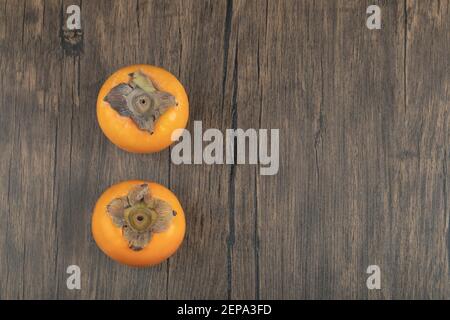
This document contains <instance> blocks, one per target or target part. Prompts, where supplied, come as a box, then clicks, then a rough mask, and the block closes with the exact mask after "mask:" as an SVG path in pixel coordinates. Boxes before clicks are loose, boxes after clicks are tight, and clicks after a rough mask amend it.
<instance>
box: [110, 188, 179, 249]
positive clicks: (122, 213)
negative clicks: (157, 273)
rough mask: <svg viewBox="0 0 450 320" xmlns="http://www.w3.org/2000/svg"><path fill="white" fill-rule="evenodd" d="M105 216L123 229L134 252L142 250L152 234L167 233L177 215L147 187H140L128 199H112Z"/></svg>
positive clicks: (134, 189) (130, 193) (131, 192)
mask: <svg viewBox="0 0 450 320" xmlns="http://www.w3.org/2000/svg"><path fill="white" fill-rule="evenodd" d="M106 212H107V213H108V215H109V216H110V217H111V219H112V222H113V223H114V224H115V225H116V226H117V227H119V228H122V234H123V236H124V238H125V239H126V240H127V241H128V245H129V247H130V249H132V250H135V251H139V250H142V249H143V248H144V247H145V246H146V245H147V244H148V243H149V242H150V240H151V238H152V235H153V233H155V232H156V233H157V232H164V231H166V230H167V229H168V228H169V226H170V222H171V221H172V218H173V217H174V216H175V215H176V212H175V211H173V210H172V207H171V206H170V204H168V203H167V202H166V201H164V200H161V199H157V198H154V197H153V196H152V195H151V193H150V190H149V187H148V184H141V185H138V186H136V187H134V188H133V189H131V190H130V191H129V192H128V194H127V195H126V196H124V197H120V198H116V199H113V200H112V201H111V202H110V203H109V204H108V205H107V207H106Z"/></svg>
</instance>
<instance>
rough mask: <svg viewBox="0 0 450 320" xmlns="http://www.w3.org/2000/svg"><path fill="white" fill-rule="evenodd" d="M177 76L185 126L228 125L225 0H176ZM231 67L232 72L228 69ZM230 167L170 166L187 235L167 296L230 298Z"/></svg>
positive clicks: (228, 57)
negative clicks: (186, 112) (185, 99)
mask: <svg viewBox="0 0 450 320" xmlns="http://www.w3.org/2000/svg"><path fill="white" fill-rule="evenodd" d="M178 10H179V11H178V15H179V19H180V37H179V38H175V41H179V39H180V38H181V44H182V52H181V58H180V59H181V61H180V72H179V76H180V80H181V82H182V83H183V84H184V85H185V87H186V89H187V92H188V95H189V103H190V121H189V124H188V129H189V130H190V132H191V133H193V123H194V121H195V120H198V121H202V124H203V127H204V128H205V129H206V128H218V129H220V130H224V129H225V128H229V127H230V125H231V111H232V105H231V100H230V97H231V90H232V85H233V83H232V80H231V77H232V70H233V57H232V56H231V54H230V53H229V52H230V51H229V48H230V47H231V42H230V38H229V37H230V35H229V33H230V27H229V23H230V19H231V14H232V13H231V12H229V11H228V13H227V3H226V2H225V1H211V2H206V1H195V0H192V1H180V3H179V6H178ZM230 70H231V71H230ZM230 170H231V168H230V167H228V166H225V165H180V166H175V165H171V174H170V177H171V179H170V185H171V187H172V189H173V190H174V192H176V193H177V195H178V196H179V199H180V201H181V203H182V205H183V208H184V210H185V212H186V221H187V228H186V238H185V241H184V243H183V245H182V248H181V250H180V251H179V252H178V253H177V254H176V255H175V256H174V257H173V258H172V259H171V260H170V274H169V287H168V288H169V296H168V298H169V299H182V298H184V299H205V298H209V299H226V298H227V297H229V291H230V283H229V280H228V279H229V272H230V268H231V266H230V265H228V264H229V260H228V258H227V257H228V250H229V247H228V245H227V241H229V215H230V214H231V213H230V203H229V193H230V174H231V173H230Z"/></svg>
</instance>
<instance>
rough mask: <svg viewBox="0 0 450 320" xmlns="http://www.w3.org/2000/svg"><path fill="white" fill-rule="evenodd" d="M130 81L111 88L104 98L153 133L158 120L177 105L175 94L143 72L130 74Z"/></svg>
mask: <svg viewBox="0 0 450 320" xmlns="http://www.w3.org/2000/svg"><path fill="white" fill-rule="evenodd" d="M129 76H130V81H129V82H128V83H120V84H119V85H117V86H115V87H114V88H112V89H111V91H110V92H109V93H108V94H107V95H106V97H105V98H104V100H105V101H106V102H108V103H109V104H110V105H111V107H112V108H113V109H114V110H116V111H117V112H118V113H119V114H120V115H122V116H125V117H129V118H131V119H133V121H134V122H135V123H136V125H137V126H138V127H139V129H141V130H145V131H148V132H150V133H153V129H154V126H155V123H156V120H157V119H158V118H159V117H160V116H161V115H162V114H163V113H164V112H166V110H167V109H168V108H169V107H170V106H176V105H177V102H176V99H175V97H174V96H173V95H171V94H170V93H168V92H163V91H160V90H158V89H157V88H156V87H155V85H154V84H153V82H152V80H150V79H149V78H148V77H147V76H146V75H145V74H144V73H143V72H141V71H137V72H133V73H131V74H129Z"/></svg>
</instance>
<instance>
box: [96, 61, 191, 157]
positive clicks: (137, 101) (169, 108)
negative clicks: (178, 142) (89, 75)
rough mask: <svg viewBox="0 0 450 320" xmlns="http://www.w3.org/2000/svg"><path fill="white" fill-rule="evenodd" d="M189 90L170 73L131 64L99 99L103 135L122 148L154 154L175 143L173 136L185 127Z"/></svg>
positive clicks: (112, 79) (110, 80) (108, 82)
mask: <svg viewBox="0 0 450 320" xmlns="http://www.w3.org/2000/svg"><path fill="white" fill-rule="evenodd" d="M188 117H189V102H188V97H187V94H186V91H185V90H184V87H183V85H182V84H181V83H180V82H179V81H178V79H177V78H176V77H175V76H174V75H172V74H171V73H170V72H168V71H166V70H164V69H161V68H158V67H155V66H150V65H142V64H141V65H132V66H128V67H124V68H122V69H120V70H118V71H116V72H115V73H114V74H112V75H111V76H110V77H109V78H108V79H107V80H106V82H105V83H104V84H103V86H102V88H101V89H100V92H99V94H98V98H97V119H98V123H99V125H100V128H101V129H102V131H103V132H104V134H105V135H106V136H107V137H108V139H109V140H111V141H112V142H113V143H114V144H115V145H117V146H118V147H119V148H122V149H124V150H126V151H129V152H134V153H152V152H157V151H160V150H162V149H165V148H167V147H168V146H169V145H171V144H172V142H173V141H172V133H173V132H174V131H175V130H177V129H184V128H185V127H186V124H187V121H188Z"/></svg>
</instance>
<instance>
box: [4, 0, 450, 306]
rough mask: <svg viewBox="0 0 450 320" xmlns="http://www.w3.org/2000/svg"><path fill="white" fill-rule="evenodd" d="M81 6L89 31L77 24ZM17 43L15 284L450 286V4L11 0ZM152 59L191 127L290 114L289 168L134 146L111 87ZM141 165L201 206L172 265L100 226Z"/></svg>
mask: <svg viewBox="0 0 450 320" xmlns="http://www.w3.org/2000/svg"><path fill="white" fill-rule="evenodd" d="M70 4H79V5H80V6H81V19H82V34H78V35H70V34H67V33H66V34H64V33H63V32H62V25H63V24H64V23H65V17H66V14H65V10H66V8H67V6H68V5H70ZM370 4H378V5H379V6H380V7H381V10H382V29H381V30H374V31H371V30H369V29H368V28H366V18H367V16H368V15H367V14H366V8H367V7H368V5H370ZM64 35H66V36H64ZM71 37H72V38H71ZM70 40H74V42H73V43H71V42H70ZM0 54H1V59H0V150H1V152H0V299H17V298H19V299H20V298H26V299H36V298H37V299H43V298H49V299H57V298H60V299H62V298H63V299H79V298H85V299H94V298H98V299H100V298H101V299H103V298H113V299H176V298H182V299H194V298H195V299H202V298H209V299H216V298H223V299H227V298H231V299H241V298H245V299H258V298H259V299H273V298H284V299H303V298H308V299H312V298H319V299H337V298H358V299H380V298H382V299H390V298H393V299H404V298H425V299H428V298H440V299H442V298H445V299H449V298H450V279H449V274H450V270H449V244H450V240H449V239H450V238H449V208H448V198H449V196H450V186H449V181H448V171H449V169H450V167H449V166H450V161H449V160H448V156H449V151H450V149H449V148H450V144H449V139H448V137H449V134H450V129H449V120H450V118H449V117H450V115H449V109H450V1H448V0H440V1H439V0H430V1H412V0H407V1H387V0H386V1H368V0H367V1H366V0H363V1H356V0H352V1H347V0H345V1H344V0H341V1H330V0H322V1H317V0H314V1H312V0H310V1H306V0H303V1H302V0H292V1H288V0H281V1H275V0H268V1H264V0H228V1H225V0H214V1H204V0H177V1H174V0H170V1H169V0H167V1H159V0H158V1H156V0H155V1H144V0H139V1H136V0H135V1H125V0H123V1H106V0H105V1H98V0H95V1H75V0H73V1H67V0H64V1H43V0H41V1H37V0H36V1H34V0H27V1H23V0H20V1H13V0H0ZM134 63H147V64H154V65H158V66H162V67H164V68H166V69H168V70H169V71H171V72H172V73H173V74H175V75H176V76H177V77H178V78H179V79H180V80H181V82H182V83H183V84H184V85H185V87H186V89H187V92H188V95H189V98H190V105H191V112H190V121H189V128H190V129H192V127H193V120H201V121H203V127H204V128H219V129H220V130H222V131H224V130H225V129H227V128H243V129H247V128H266V129H271V128H278V129H280V169H279V172H278V174H277V175H275V176H261V175H259V169H258V166H255V165H234V166H231V165H180V166H176V165H173V164H171V162H170V151H169V150H165V151H163V152H161V153H158V154H153V155H134V154H128V153H125V152H123V151H121V150H119V149H117V148H116V147H115V146H114V145H112V144H111V143H110V142H109V141H108V140H107V139H106V137H105V136H104V135H103V134H102V132H101V130H100V129H99V127H98V124H97V121H96V114H95V103H96V98H97V94H98V90H99V88H100V86H101V84H102V83H103V81H104V80H105V79H106V78H107V77H108V75H110V74H111V73H112V72H114V71H115V70H117V69H118V68H120V67H122V66H125V65H129V64H134ZM135 178H136V179H148V180H153V181H156V182H159V183H162V184H164V185H166V186H168V187H170V188H171V189H172V190H173V191H174V192H175V193H176V194H177V195H178V197H179V199H180V201H181V203H182V204H183V206H184V209H185V212H186V217H187V234H186V238H185V241H184V244H183V246H182V247H181V249H180V250H179V251H178V252H177V254H176V255H175V256H173V257H172V258H170V260H168V261H167V262H165V263H163V264H161V265H159V266H157V267H154V268H148V269H134V268H129V267H125V266H121V265H118V264H116V263H115V262H113V261H112V260H110V259H108V258H107V257H106V256H105V255H104V254H103V253H101V252H100V250H99V249H98V248H97V247H96V245H95V243H94V241H93V239H92V236H91V232H90V218H91V210H92V208H93V206H94V204H95V201H96V199H97V198H98V196H99V195H100V194H101V192H102V191H103V190H104V189H106V188H107V187H108V186H109V185H111V184H113V183H116V182H119V181H121V180H129V179H135ZM72 264H75V265H78V266H80V268H81V272H82V274H81V290H68V289H67V287H66V279H67V277H68V274H67V273H66V268H67V266H69V265H72ZM372 264H376V265H379V266H380V268H381V286H382V288H381V290H368V289H367V287H366V279H367V277H368V275H367V274H366V269H367V267H368V266H369V265H372Z"/></svg>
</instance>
